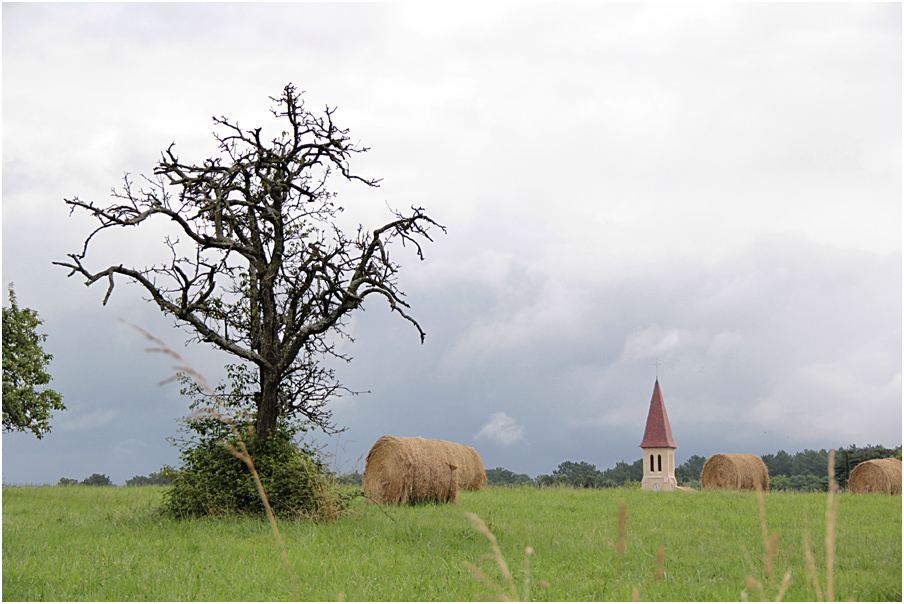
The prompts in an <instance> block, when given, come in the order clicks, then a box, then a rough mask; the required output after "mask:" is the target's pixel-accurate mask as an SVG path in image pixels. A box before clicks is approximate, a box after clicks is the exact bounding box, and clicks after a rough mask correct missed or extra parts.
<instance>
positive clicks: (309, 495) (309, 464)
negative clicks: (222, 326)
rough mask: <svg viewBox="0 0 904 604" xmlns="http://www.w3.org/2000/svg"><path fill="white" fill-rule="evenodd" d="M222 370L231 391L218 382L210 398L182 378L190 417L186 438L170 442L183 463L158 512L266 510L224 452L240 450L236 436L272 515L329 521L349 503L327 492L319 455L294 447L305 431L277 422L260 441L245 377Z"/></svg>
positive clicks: (240, 464) (234, 369)
mask: <svg viewBox="0 0 904 604" xmlns="http://www.w3.org/2000/svg"><path fill="white" fill-rule="evenodd" d="M227 369H228V371H229V377H230V380H231V386H230V389H229V390H228V391H227V387H226V386H225V385H223V384H221V385H220V386H219V387H218V388H217V391H216V392H215V393H212V394H207V393H205V392H204V391H203V390H202V388H201V387H200V386H198V385H197V384H196V383H195V382H193V381H192V380H191V379H189V378H187V377H186V376H184V375H180V379H181V381H182V384H183V389H182V393H183V394H184V395H187V396H189V397H190V398H191V399H192V402H191V403H190V408H191V409H192V410H193V412H194V413H193V414H192V415H190V416H188V417H186V418H183V420H182V424H183V427H182V428H181V431H182V433H183V434H184V435H185V437H184V438H179V439H173V442H174V444H176V445H177V446H178V447H179V448H180V458H181V461H182V465H181V468H180V469H179V471H177V472H175V473H173V474H174V475H173V476H172V478H171V483H172V486H171V487H170V488H169V489H168V490H167V491H166V492H165V493H164V501H163V504H162V506H161V511H162V512H163V513H164V514H166V515H169V516H173V517H179V518H183V517H194V516H204V515H208V514H213V515H220V514H230V513H250V514H262V513H264V511H265V508H264V504H263V501H262V499H261V497H260V494H259V492H258V490H257V487H256V485H255V482H254V478H253V476H252V473H251V469H250V468H249V467H248V466H247V464H246V463H245V462H244V461H242V460H241V459H239V458H238V457H236V455H234V454H233V453H232V452H231V450H230V449H232V450H239V449H240V448H241V445H240V443H239V439H241V441H242V442H244V443H245V445H246V447H247V449H248V451H249V452H250V453H251V458H252V460H253V464H254V468H255V470H256V472H257V474H258V476H259V478H260V481H261V484H262V485H263V488H264V491H265V492H266V495H267V498H268V500H269V503H270V506H271V508H272V509H273V512H274V513H275V514H276V515H278V516H282V517H286V518H315V519H327V520H328V519H333V518H335V517H336V516H337V515H338V514H339V513H340V512H341V511H342V509H344V507H345V506H346V503H347V502H346V501H345V500H344V499H343V496H342V495H341V494H340V493H338V492H337V491H336V490H334V489H333V485H332V484H331V481H330V480H329V478H328V476H327V475H326V472H325V468H324V464H323V463H322V461H321V460H320V458H319V455H318V454H317V452H316V451H315V450H313V449H311V448H310V447H308V446H306V445H304V444H303V443H301V442H300V437H302V436H303V435H304V434H305V432H306V431H307V430H308V426H306V425H305V424H304V423H302V422H300V421H290V420H289V419H287V418H285V417H283V418H281V419H280V420H279V421H278V422H277V425H276V428H275V429H274V430H273V431H271V432H270V435H269V438H267V439H266V440H263V439H261V438H260V437H259V435H258V434H257V433H256V430H255V422H254V416H253V414H247V413H246V411H247V409H246V407H245V406H244V404H243V401H244V400H245V399H246V398H247V397H248V396H252V394H250V393H249V388H250V387H251V384H252V383H253V380H252V379H251V375H250V373H249V372H248V370H247V368H244V367H241V366H234V365H230V366H228V367H227Z"/></svg>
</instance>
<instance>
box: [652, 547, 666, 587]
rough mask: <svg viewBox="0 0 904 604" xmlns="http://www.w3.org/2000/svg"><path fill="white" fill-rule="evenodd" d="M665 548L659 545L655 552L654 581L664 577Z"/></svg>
mask: <svg viewBox="0 0 904 604" xmlns="http://www.w3.org/2000/svg"><path fill="white" fill-rule="evenodd" d="M664 565H665V546H664V545H660V546H659V549H658V550H656V571H655V572H654V573H653V578H654V579H661V578H662V577H663V576H664V575H665V568H664Z"/></svg>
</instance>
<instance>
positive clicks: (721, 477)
mask: <svg viewBox="0 0 904 604" xmlns="http://www.w3.org/2000/svg"><path fill="white" fill-rule="evenodd" d="M700 484H701V485H702V486H703V488H704V489H727V490H732V491H755V490H756V489H757V486H759V488H760V489H762V490H763V491H768V490H769V470H768V469H766V464H764V463H763V460H762V459H760V458H759V457H757V456H756V455H751V454H749V453H740V454H735V453H724V454H723V453H719V454H717V455H713V456H712V457H710V458H709V459H707V460H706V463H705V464H703V472H702V473H701V474H700Z"/></svg>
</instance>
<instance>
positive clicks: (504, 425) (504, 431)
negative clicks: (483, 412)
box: [474, 412, 524, 447]
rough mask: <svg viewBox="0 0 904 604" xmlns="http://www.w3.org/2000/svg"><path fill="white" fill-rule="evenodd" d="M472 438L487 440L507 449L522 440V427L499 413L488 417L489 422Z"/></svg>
mask: <svg viewBox="0 0 904 604" xmlns="http://www.w3.org/2000/svg"><path fill="white" fill-rule="evenodd" d="M474 438H476V439H478V440H482V439H487V440H491V441H494V442H495V443H496V444H498V445H502V446H504V447H508V446H510V445H513V444H515V443H516V442H518V441H519V440H522V439H523V438H524V426H522V425H520V424H518V423H517V422H515V420H514V419H512V418H511V417H509V416H508V415H507V414H505V413H502V412H499V413H493V414H492V415H490V421H488V422H487V423H486V425H484V427H483V428H481V429H480V432H478V433H477V434H476V435H475V436H474Z"/></svg>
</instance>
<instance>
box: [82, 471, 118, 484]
mask: <svg viewBox="0 0 904 604" xmlns="http://www.w3.org/2000/svg"><path fill="white" fill-rule="evenodd" d="M82 484H83V485H85V486H89V487H112V486H113V481H112V480H110V477H109V476H107V475H106V474H96V473H95V474H92V475H91V476H89V477H88V478H86V479H85V480H83V481H82Z"/></svg>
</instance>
